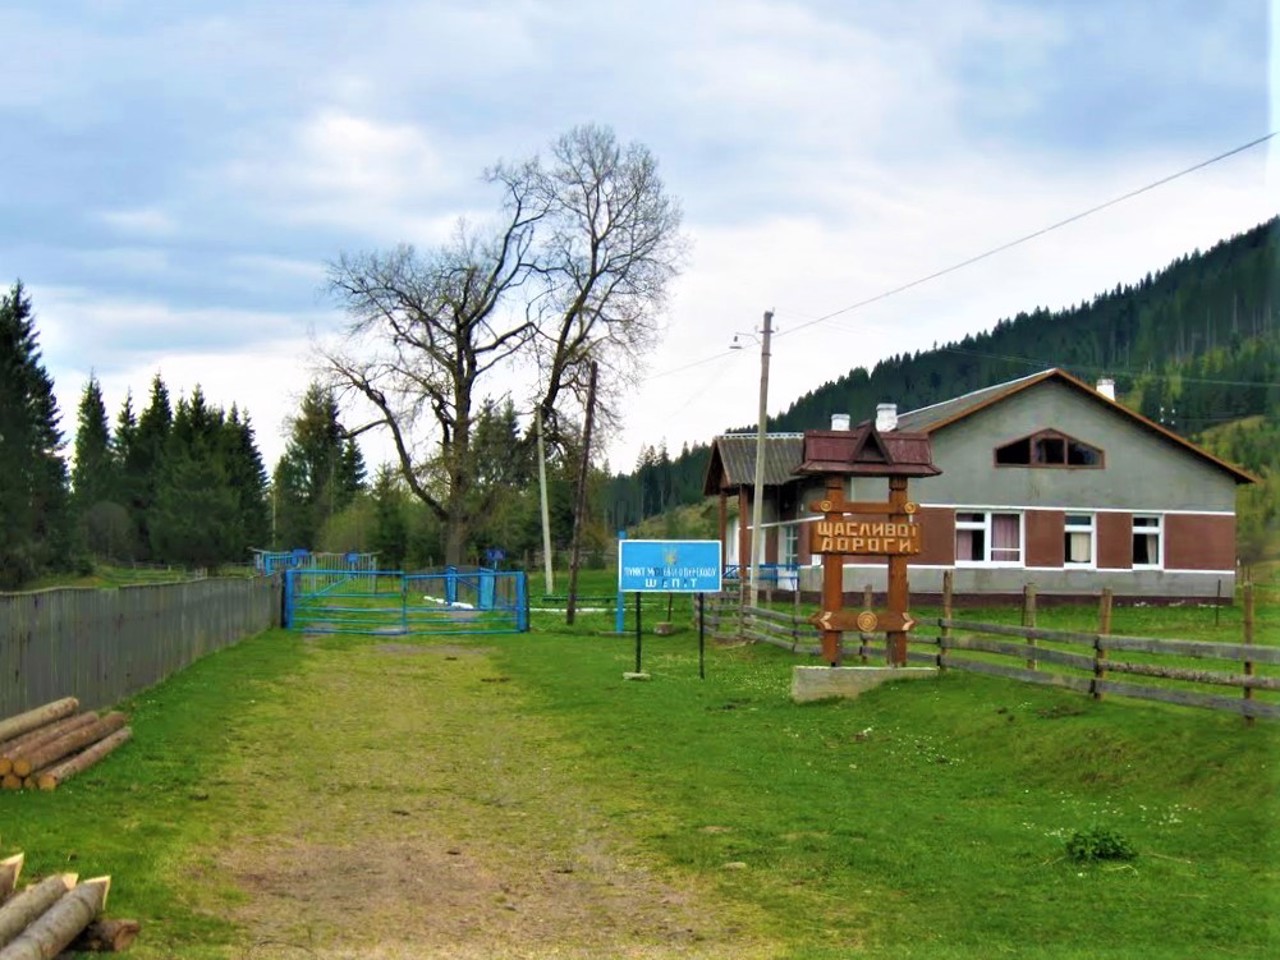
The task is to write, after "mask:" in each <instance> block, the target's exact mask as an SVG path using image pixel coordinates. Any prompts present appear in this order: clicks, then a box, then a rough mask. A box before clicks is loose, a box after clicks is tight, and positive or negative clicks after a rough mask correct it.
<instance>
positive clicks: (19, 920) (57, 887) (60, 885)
mask: <svg viewBox="0 0 1280 960" xmlns="http://www.w3.org/2000/svg"><path fill="white" fill-rule="evenodd" d="M75 885H76V875H75V874H74V873H63V874H59V875H57V876H52V877H46V878H45V879H43V880H41V881H40V882H39V883H34V884H32V885H31V886H29V887H27V889H25V890H23V891H22V892H21V893H20V894H18V895H17V896H15V897H11V898H10V899H9V900H7V901H5V904H4V906H2V907H0V947H4V946H5V945H6V944H8V943H9V942H10V941H11V940H13V939H15V938H16V937H17V936H18V934H20V933H22V931H23V930H25V929H27V927H29V926H30V925H31V924H32V923H33V922H34V921H35V920H36V918H37V917H40V916H43V915H44V913H45V911H46V910H49V909H50V908H51V907H52V906H53V905H54V904H55V903H57V902H58V901H59V900H61V899H62V898H63V897H64V896H66V894H67V891H69V890H70V889H71V888H72V887H74V886H75Z"/></svg>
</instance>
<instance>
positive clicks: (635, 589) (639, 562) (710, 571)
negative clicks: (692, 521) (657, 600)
mask: <svg viewBox="0 0 1280 960" xmlns="http://www.w3.org/2000/svg"><path fill="white" fill-rule="evenodd" d="M720 574H721V571H720V541H718V540H619V541H618V591H619V592H620V593H644V592H646V591H653V592H656V593H718V592H719V591H720Z"/></svg>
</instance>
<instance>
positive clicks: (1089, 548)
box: [1063, 513, 1097, 567]
mask: <svg viewBox="0 0 1280 960" xmlns="http://www.w3.org/2000/svg"><path fill="white" fill-rule="evenodd" d="M1063 526H1064V533H1063V537H1064V542H1063V557H1064V559H1065V561H1066V565H1067V566H1068V567H1092V566H1093V557H1094V544H1095V537H1096V535H1097V527H1096V526H1095V524H1094V522H1093V514H1092V513H1068V514H1067V516H1066V519H1065V521H1064V524H1063Z"/></svg>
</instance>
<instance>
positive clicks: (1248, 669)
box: [1244, 580, 1254, 727]
mask: <svg viewBox="0 0 1280 960" xmlns="http://www.w3.org/2000/svg"><path fill="white" fill-rule="evenodd" d="M1244 642H1245V646H1250V645H1252V643H1253V583H1252V582H1251V581H1248V580H1246V581H1245V584H1244ZM1244 675H1245V676H1246V677H1252V676H1253V661H1252V660H1246V661H1245V662H1244ZM1244 698H1245V699H1246V700H1252V699H1253V687H1245V688H1244ZM1253 719H1254V718H1253V717H1252V716H1251V715H1249V714H1245V718H1244V723H1245V726H1247V727H1251V726H1253Z"/></svg>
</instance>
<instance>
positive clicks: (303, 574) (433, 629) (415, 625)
mask: <svg viewBox="0 0 1280 960" xmlns="http://www.w3.org/2000/svg"><path fill="white" fill-rule="evenodd" d="M528 596H529V589H528V583H527V580H526V577H525V574H524V573H523V572H522V571H511V572H505V571H498V570H488V569H485V568H473V569H470V570H459V569H458V568H456V567H446V568H445V569H444V570H443V571H441V572H438V573H403V572H401V571H398V570H397V571H374V572H369V571H356V572H353V571H350V570H306V569H301V570H288V571H286V572H285V599H284V625H285V626H286V627H289V628H290V629H294V630H303V631H306V632H308V633H366V634H378V635H386V636H398V635H404V634H411V633H422V634H427V633H429V634H465V633H523V632H524V631H526V630H528V629H529V607H528Z"/></svg>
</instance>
